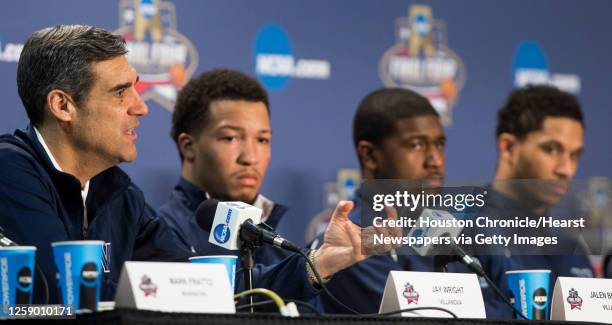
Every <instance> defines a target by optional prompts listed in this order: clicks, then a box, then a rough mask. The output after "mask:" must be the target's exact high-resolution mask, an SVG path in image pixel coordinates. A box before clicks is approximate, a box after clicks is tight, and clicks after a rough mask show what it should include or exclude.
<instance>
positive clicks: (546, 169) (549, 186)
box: [481, 86, 593, 306]
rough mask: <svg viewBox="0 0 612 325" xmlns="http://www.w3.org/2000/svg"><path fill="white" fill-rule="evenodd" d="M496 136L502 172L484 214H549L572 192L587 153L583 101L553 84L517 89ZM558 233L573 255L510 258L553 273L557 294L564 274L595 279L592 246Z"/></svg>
mask: <svg viewBox="0 0 612 325" xmlns="http://www.w3.org/2000/svg"><path fill="white" fill-rule="evenodd" d="M496 135H497V149H498V159H497V170H496V174H495V180H494V181H493V183H492V185H491V187H492V192H491V193H489V194H490V195H489V197H488V198H487V200H486V205H485V206H484V207H483V209H482V211H481V213H482V214H483V215H486V216H498V217H508V218H514V217H525V216H531V217H533V216H546V215H549V214H550V209H551V207H553V206H554V205H555V204H557V203H559V202H560V201H561V199H562V198H563V197H564V196H565V195H566V193H567V191H568V190H569V186H570V184H571V181H572V179H573V178H574V176H575V175H576V171H577V170H578V163H579V160H580V156H581V154H582V150H583V145H584V121H583V115H582V110H581V108H580V104H579V103H578V100H577V98H576V97H575V96H573V95H571V94H569V93H566V92H563V91H561V90H559V89H557V88H554V87H551V86H528V87H526V88H522V89H517V90H515V91H514V92H512V93H511V94H510V96H509V97H508V99H507V101H506V103H505V104H504V106H503V107H502V108H501V109H500V110H499V112H498V121H497V130H496ZM542 231H550V230H540V233H538V235H539V236H542V235H544V233H543V232H542ZM519 235H520V233H519ZM557 235H562V237H560V238H559V241H560V245H561V246H563V247H564V248H565V249H564V250H563V252H565V254H571V255H541V254H538V255H518V254H517V253H519V254H520V253H521V252H526V251H527V250H526V249H517V250H514V251H513V255H512V256H510V257H506V259H507V261H508V262H509V265H510V266H509V269H548V270H551V274H550V284H551V287H550V288H551V293H552V289H553V288H554V284H555V281H556V279H557V277H559V276H566V277H593V267H592V265H591V263H590V261H589V258H588V256H587V255H588V254H589V252H588V249H587V247H585V246H584V245H582V244H581V242H580V241H576V240H575V238H572V237H571V236H568V234H564V233H560V232H559V233H557ZM531 248H533V247H531ZM535 253H537V251H535ZM556 253H557V254H559V253H560V252H556ZM526 254H534V250H533V249H532V250H531V253H526ZM483 258H485V257H483ZM549 306H550V304H549Z"/></svg>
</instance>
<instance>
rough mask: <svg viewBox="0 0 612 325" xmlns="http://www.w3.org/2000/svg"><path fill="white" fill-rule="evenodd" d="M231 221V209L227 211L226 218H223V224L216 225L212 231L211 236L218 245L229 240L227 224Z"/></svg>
mask: <svg viewBox="0 0 612 325" xmlns="http://www.w3.org/2000/svg"><path fill="white" fill-rule="evenodd" d="M231 219H232V209H228V210H227V216H226V217H225V223H224V224H223V223H220V224H218V225H217V226H216V227H215V229H213V236H214V237H215V240H216V241H217V242H218V243H220V244H225V243H227V241H228V240H229V239H230V237H231V234H230V229H229V223H230V220H231Z"/></svg>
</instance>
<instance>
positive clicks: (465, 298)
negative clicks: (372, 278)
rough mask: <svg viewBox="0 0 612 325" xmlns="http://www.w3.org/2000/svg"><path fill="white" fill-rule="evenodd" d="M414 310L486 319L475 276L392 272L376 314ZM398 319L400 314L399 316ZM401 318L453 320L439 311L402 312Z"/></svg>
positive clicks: (466, 274)
mask: <svg viewBox="0 0 612 325" xmlns="http://www.w3.org/2000/svg"><path fill="white" fill-rule="evenodd" d="M413 307H439V308H444V309H447V310H450V311H451V312H453V313H454V314H455V315H457V317H460V318H486V313H485V307H484V301H483V299H482V292H481V289H480V285H479V283H478V278H477V277H476V275H475V274H468V273H438V272H409V271H391V272H389V276H388V277H387V284H386V285H385V291H384V293H383V299H382V302H381V304H380V310H379V313H381V314H382V313H387V312H392V311H398V310H402V309H408V308H413ZM398 315H399V314H398ZM401 316H404V317H452V315H450V314H448V313H446V312H444V311H440V310H418V311H411V312H403V313H401Z"/></svg>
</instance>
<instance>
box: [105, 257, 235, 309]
mask: <svg viewBox="0 0 612 325" xmlns="http://www.w3.org/2000/svg"><path fill="white" fill-rule="evenodd" d="M227 279H228V276H227V271H226V268H225V266H224V265H222V264H201V263H164V262H125V264H124V266H123V270H122V271H121V277H120V279H119V288H118V289H117V296H116V298H115V301H116V306H117V307H127V308H136V309H146V310H158V311H168V312H191V313H228V314H234V313H235V312H236V309H235V306H234V299H233V294H234V292H233V291H232V290H231V289H230V285H229V281H228V280H227Z"/></svg>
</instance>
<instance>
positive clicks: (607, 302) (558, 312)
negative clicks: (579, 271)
mask: <svg viewBox="0 0 612 325" xmlns="http://www.w3.org/2000/svg"><path fill="white" fill-rule="evenodd" d="M550 319H551V320H568V321H590V322H600V323H610V324H612V279H593V278H571V277H558V278H557V282H556V283H555V290H554V291H553V299H552V305H551V309H550Z"/></svg>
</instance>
